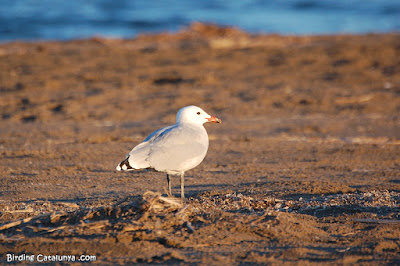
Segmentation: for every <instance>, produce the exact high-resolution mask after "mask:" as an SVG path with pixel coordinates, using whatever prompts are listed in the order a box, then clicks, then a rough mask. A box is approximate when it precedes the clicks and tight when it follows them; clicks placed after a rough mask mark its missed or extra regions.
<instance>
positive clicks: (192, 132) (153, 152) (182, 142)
mask: <svg viewBox="0 0 400 266" xmlns="http://www.w3.org/2000/svg"><path fill="white" fill-rule="evenodd" d="M207 149H208V136H207V132H206V131H205V129H204V128H203V127H196V128H191V127H182V126H181V127H179V126H173V127H171V128H169V129H168V130H165V131H163V132H161V133H160V134H158V135H157V137H156V138H154V139H153V141H151V143H150V153H149V163H150V167H152V168H154V169H156V170H157V171H167V172H170V173H179V172H184V171H186V170H189V169H191V168H193V167H196V166H197V165H199V164H200V163H201V162H202V161H203V159H204V157H205V155H206V153H207Z"/></svg>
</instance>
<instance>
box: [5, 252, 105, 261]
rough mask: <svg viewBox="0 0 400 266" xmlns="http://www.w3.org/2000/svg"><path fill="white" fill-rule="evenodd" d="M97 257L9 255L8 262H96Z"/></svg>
mask: <svg viewBox="0 0 400 266" xmlns="http://www.w3.org/2000/svg"><path fill="white" fill-rule="evenodd" d="M96 259H97V257H96V256H95V255H58V254H57V255H46V254H37V255H35V254H7V255H6V260H7V262H70V261H80V262H85V261H96Z"/></svg>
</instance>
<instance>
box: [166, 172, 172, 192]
mask: <svg viewBox="0 0 400 266" xmlns="http://www.w3.org/2000/svg"><path fill="white" fill-rule="evenodd" d="M167 183H168V196H172V192H171V180H170V179H169V174H167Z"/></svg>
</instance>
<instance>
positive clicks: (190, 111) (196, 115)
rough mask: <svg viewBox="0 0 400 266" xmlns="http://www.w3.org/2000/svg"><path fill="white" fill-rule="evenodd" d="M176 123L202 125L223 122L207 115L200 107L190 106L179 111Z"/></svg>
mask: <svg viewBox="0 0 400 266" xmlns="http://www.w3.org/2000/svg"><path fill="white" fill-rule="evenodd" d="M176 122H177V123H191V124H197V125H202V124H204V123H206V122H214V123H221V122H222V121H221V119H219V118H217V117H215V116H212V115H209V114H207V113H206V112H204V110H203V109H201V108H200V107H197V106H194V105H190V106H186V107H183V108H182V109H181V110H179V112H178V114H177V115H176Z"/></svg>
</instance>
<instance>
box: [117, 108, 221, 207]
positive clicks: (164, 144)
mask: <svg viewBox="0 0 400 266" xmlns="http://www.w3.org/2000/svg"><path fill="white" fill-rule="evenodd" d="M207 122H214V123H221V122H222V121H221V119H219V118H217V117H215V116H211V115H209V114H207V113H206V112H205V111H204V110H203V109H201V108H200V107H197V106H194V105H190V106H186V107H183V108H182V109H180V110H179V112H178V114H177V115H176V124H174V125H171V126H168V127H164V128H161V129H159V130H156V131H154V132H153V133H151V134H150V135H149V136H148V137H147V138H146V139H145V140H144V141H143V142H142V143H140V144H138V145H137V146H136V147H134V148H133V149H132V150H131V151H130V152H129V154H128V155H127V156H126V159H125V160H123V161H122V162H121V163H120V164H118V166H117V168H116V169H117V170H118V171H121V170H123V171H132V170H137V169H147V168H150V169H154V170H156V171H158V172H165V173H166V174H167V184H168V195H169V196H171V195H172V193H171V181H170V175H180V176H181V198H182V199H184V198H185V192H184V190H185V187H184V182H185V180H184V174H185V172H186V171H188V170H190V169H192V168H194V167H196V166H198V165H199V164H200V163H201V162H202V161H203V159H204V157H205V156H206V154H207V150H208V134H207V131H206V129H205V128H204V126H203V124H204V123H207Z"/></svg>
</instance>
